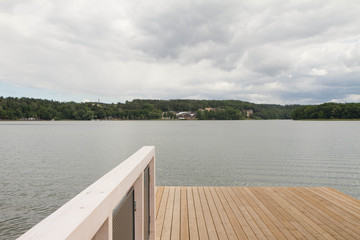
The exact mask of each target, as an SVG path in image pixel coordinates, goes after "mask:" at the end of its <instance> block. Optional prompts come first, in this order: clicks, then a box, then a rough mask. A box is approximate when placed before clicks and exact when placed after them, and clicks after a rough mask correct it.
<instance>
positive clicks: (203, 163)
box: [0, 120, 360, 239]
mask: <svg viewBox="0 0 360 240" xmlns="http://www.w3.org/2000/svg"><path fill="white" fill-rule="evenodd" d="M359 133H360V122H358V121H291V120H273V121H269V120H268V121H250V120H246V121H89V122H83V121H81V122H76V121H61V122H0V142H1V144H0V213H1V214H0V239H13V238H16V237H18V236H19V235H21V234H22V233H24V232H25V231H26V230H28V229H29V228H31V227H32V226H33V225H35V224H36V223H38V222H39V221H41V220H42V219H43V218H45V217H46V216H48V215H49V214H51V213H52V212H53V211H55V210H56V209H57V208H59V207H60V206H61V205H63V204H64V203H65V202H67V201H68V200H70V199H71V198H72V197H74V196H75V195H76V194H77V193H79V192H81V191H82V190H83V189H85V188H86V187H87V186H89V185H90V184H91V183H93V182H94V181H96V180H97V179H98V178H100V177H101V176H102V175H104V174H105V173H106V172H108V171H110V170H111V169H112V168H114V167H115V166H116V165H118V164H119V163H120V162H122V161H123V160H125V159H127V158H128V157H129V156H130V155H132V154H133V153H135V152H136V151H137V150H138V149H140V148H141V147H142V146H144V145H154V146H156V171H157V172H156V174H157V175H156V184H157V185H177V186H178V185H206V186H326V187H333V188H335V189H337V190H339V191H341V192H344V193H346V194H348V195H350V196H352V197H355V198H358V199H360V189H359V186H360V161H359V158H360V134H359Z"/></svg>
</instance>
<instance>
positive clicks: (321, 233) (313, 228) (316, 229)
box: [271, 188, 335, 240]
mask: <svg viewBox="0 0 360 240" xmlns="http://www.w3.org/2000/svg"><path fill="white" fill-rule="evenodd" d="M277 189H280V188H272V189H271V191H272V192H273V194H274V195H276V196H277V201H279V202H280V203H281V204H282V205H283V206H284V207H285V208H287V209H288V211H290V212H291V213H292V214H293V215H294V216H295V219H296V220H297V221H298V220H299V219H301V220H302V221H301V223H302V225H303V226H304V228H306V229H307V230H308V231H309V232H310V233H311V234H312V235H313V236H314V237H315V238H316V239H324V240H325V239H335V238H334V237H333V236H331V235H330V234H329V233H327V232H326V231H325V230H324V229H323V228H322V227H321V226H319V225H318V224H316V223H315V222H314V221H312V220H311V219H310V218H308V217H307V216H306V215H305V214H303V213H302V212H301V211H300V210H299V209H298V208H297V204H296V203H292V202H289V201H287V200H286V196H284V194H282V193H281V192H279V191H277ZM298 222H299V223H300V221H298Z"/></svg>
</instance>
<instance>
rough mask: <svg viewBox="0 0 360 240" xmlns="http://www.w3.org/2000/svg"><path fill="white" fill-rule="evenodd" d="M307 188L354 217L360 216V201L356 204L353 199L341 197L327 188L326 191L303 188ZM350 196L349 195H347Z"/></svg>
mask: <svg viewBox="0 0 360 240" xmlns="http://www.w3.org/2000/svg"><path fill="white" fill-rule="evenodd" d="M304 189H306V190H309V191H311V192H313V193H315V194H317V195H319V196H320V197H322V198H325V199H326V200H327V201H329V202H331V203H332V204H333V205H336V207H338V208H341V209H343V210H344V211H346V212H350V213H352V214H354V215H355V216H356V218H360V203H359V201H358V202H357V204H356V203H355V202H353V199H346V198H342V197H341V195H340V194H335V193H334V192H333V193H330V194H329V190H328V191H326V190H325V189H323V188H304ZM349 198H350V197H349Z"/></svg>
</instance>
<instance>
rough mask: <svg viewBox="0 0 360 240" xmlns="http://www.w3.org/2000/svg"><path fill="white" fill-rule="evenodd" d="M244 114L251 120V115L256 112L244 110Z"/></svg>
mask: <svg viewBox="0 0 360 240" xmlns="http://www.w3.org/2000/svg"><path fill="white" fill-rule="evenodd" d="M242 112H243V113H245V114H246V117H247V118H249V117H250V116H251V115H253V114H254V110H252V109H249V110H243V111H242Z"/></svg>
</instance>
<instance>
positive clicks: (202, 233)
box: [193, 187, 209, 240]
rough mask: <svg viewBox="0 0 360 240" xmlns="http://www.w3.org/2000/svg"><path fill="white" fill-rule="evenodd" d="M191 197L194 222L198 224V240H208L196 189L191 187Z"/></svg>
mask: <svg viewBox="0 0 360 240" xmlns="http://www.w3.org/2000/svg"><path fill="white" fill-rule="evenodd" d="M193 197H194V204H195V212H196V220H197V224H198V231H199V238H200V240H203V239H204V240H205V239H209V236H208V233H207V229H206V224H205V219H204V213H203V210H202V206H201V202H200V196H199V191H198V188H197V187H193Z"/></svg>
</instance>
